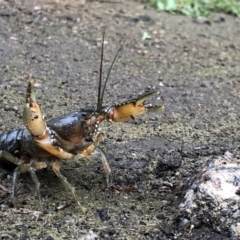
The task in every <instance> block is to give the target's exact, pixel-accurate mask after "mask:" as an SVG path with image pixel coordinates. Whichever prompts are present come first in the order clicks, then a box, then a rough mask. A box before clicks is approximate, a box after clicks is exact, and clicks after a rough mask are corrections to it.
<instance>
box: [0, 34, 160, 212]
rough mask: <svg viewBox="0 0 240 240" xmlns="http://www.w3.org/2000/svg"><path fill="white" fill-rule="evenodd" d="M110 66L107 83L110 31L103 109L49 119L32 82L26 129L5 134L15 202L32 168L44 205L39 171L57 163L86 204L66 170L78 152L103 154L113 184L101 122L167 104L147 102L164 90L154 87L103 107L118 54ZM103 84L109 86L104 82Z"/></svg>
mask: <svg viewBox="0 0 240 240" xmlns="http://www.w3.org/2000/svg"><path fill="white" fill-rule="evenodd" d="M122 45H123V44H121V46H120V48H119V50H118V52H117V53H116V55H115V57H114V60H113V61H112V64H111V66H110V68H109V71H108V74H107V77H106V79H105V81H104V83H103V84H102V62H103V46H104V33H103V39H102V50H101V63H100V74H99V85H98V99H97V109H95V110H94V109H89V108H88V109H81V110H76V111H74V112H71V113H67V114H65V115H62V116H59V117H56V118H53V119H51V120H49V121H47V122H45V121H44V118H43V116H42V113H41V110H40V107H39V105H38V103H37V101H36V98H35V94H34V81H33V80H32V79H31V80H30V81H29V83H28V88H27V96H26V104H25V108H24V111H23V122H24V125H25V127H26V128H24V129H14V130H10V131H8V132H5V133H2V134H1V135H0V159H5V160H7V161H9V162H10V163H12V164H14V165H16V167H15V169H14V172H13V186H12V198H13V202H14V204H15V201H16V191H17V181H18V177H19V175H20V173H24V172H29V173H30V175H31V178H32V180H33V182H34V184H35V186H36V191H37V197H38V202H39V207H40V210H41V211H43V209H44V208H43V204H42V200H41V194H40V182H39V180H38V178H37V175H36V170H40V169H43V168H47V167H49V166H50V167H51V168H52V170H53V171H54V173H55V174H56V175H57V177H58V178H59V179H60V181H61V182H62V183H63V185H65V186H66V188H67V190H69V191H70V193H71V195H72V196H73V198H74V199H75V200H76V201H77V204H78V206H79V207H80V208H81V209H82V211H83V212H85V208H84V207H82V205H81V203H80V201H79V199H78V197H77V195H76V192H75V189H74V187H73V186H72V185H71V184H70V183H69V181H68V180H67V178H66V177H65V176H64V175H63V174H62V173H61V172H60V165H61V162H63V161H68V160H70V159H72V158H73V157H74V156H77V157H78V158H85V157H88V156H90V155H91V154H97V155H99V156H100V158H101V160H102V164H103V168H104V171H105V173H106V177H107V184H109V177H110V174H111V169H110V167H109V164H108V162H107V158H106V156H105V154H104V152H103V151H102V150H101V148H99V143H100V141H101V140H102V138H103V134H102V133H99V132H98V128H99V124H100V123H101V122H103V121H104V120H107V121H112V122H124V121H128V120H131V119H134V118H135V117H137V116H139V115H141V114H143V113H145V112H149V111H156V110H158V109H162V108H163V107H162V106H152V105H151V104H148V105H146V104H145V100H146V99H147V98H149V97H152V96H153V95H156V94H158V92H155V91H154V92H149V93H146V94H143V95H141V96H139V97H138V98H136V99H133V100H130V101H127V102H123V103H121V104H118V105H114V106H107V107H103V96H104V91H105V88H106V85H107V81H108V79H109V75H110V72H111V69H112V66H113V64H114V62H115V59H116V57H117V55H118V53H119V52H120V50H121V48H122ZM102 85H103V86H102Z"/></svg>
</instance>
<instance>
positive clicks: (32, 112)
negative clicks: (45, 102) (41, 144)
mask: <svg viewBox="0 0 240 240" xmlns="http://www.w3.org/2000/svg"><path fill="white" fill-rule="evenodd" d="M23 122H24V124H25V126H26V128H27V129H28V130H29V132H30V133H31V134H32V135H33V136H35V137H42V136H44V135H45V133H46V123H45V121H44V120H43V117H42V113H41V110H40V107H39V105H38V104H37V102H36V98H35V95H34V91H33V79H30V80H29V83H28V88H27V97H26V105H25V108H24V111H23Z"/></svg>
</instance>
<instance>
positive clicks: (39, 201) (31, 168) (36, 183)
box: [29, 167, 44, 212]
mask: <svg viewBox="0 0 240 240" xmlns="http://www.w3.org/2000/svg"><path fill="white" fill-rule="evenodd" d="M29 172H30V175H31V177H32V180H33V182H34V183H35V186H36V191H37V197H38V203H39V208H40V211H41V212H43V210H44V209H43V204H42V198H41V194H40V185H41V184H40V182H39V180H38V177H37V175H36V169H35V168H34V167H30V168H29Z"/></svg>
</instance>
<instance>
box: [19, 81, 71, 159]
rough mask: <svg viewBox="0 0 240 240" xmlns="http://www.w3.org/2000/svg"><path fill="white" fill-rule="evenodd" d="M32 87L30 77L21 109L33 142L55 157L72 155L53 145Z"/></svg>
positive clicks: (67, 157)
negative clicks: (23, 105) (22, 108)
mask: <svg viewBox="0 0 240 240" xmlns="http://www.w3.org/2000/svg"><path fill="white" fill-rule="evenodd" d="M33 88H34V81H33V79H30V80H29V83H28V88H27V97H26V105H25V108H24V111H23V122H24V124H25V126H26V128H27V129H28V131H29V132H30V133H31V134H32V136H33V137H34V141H35V143H36V144H37V145H38V146H39V147H41V148H42V149H44V150H46V151H47V152H49V153H51V154H52V155H54V156H56V157H57V158H61V159H69V158H72V157H73V155H72V154H71V153H68V152H66V151H64V150H63V149H62V148H59V147H55V146H53V144H52V138H51V136H50V134H49V132H48V129H47V124H46V122H45V121H44V119H43V116H42V113H41V109H40V107H39V105H38V104H37V101H36V98H35V94H34V90H33Z"/></svg>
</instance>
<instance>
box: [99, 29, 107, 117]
mask: <svg viewBox="0 0 240 240" xmlns="http://www.w3.org/2000/svg"><path fill="white" fill-rule="evenodd" d="M104 35H105V27H104V28H103V35H102V50H101V60H100V70H99V72H100V73H99V83H98V99H97V112H99V111H100V110H101V108H102V99H101V88H102V68H103V52H104Z"/></svg>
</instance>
